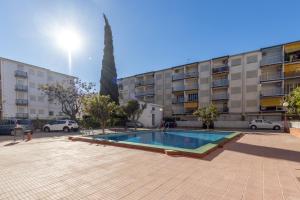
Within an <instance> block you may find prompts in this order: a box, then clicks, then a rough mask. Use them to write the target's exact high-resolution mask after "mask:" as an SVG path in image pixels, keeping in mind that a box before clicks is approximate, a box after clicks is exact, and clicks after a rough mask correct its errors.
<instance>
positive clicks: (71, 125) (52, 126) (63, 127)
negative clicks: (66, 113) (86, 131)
mask: <svg viewBox="0 0 300 200" xmlns="http://www.w3.org/2000/svg"><path fill="white" fill-rule="evenodd" d="M78 128H79V126H78V124H77V123H76V122H75V121H74V120H53V121H50V122H49V123H47V124H45V125H44V126H43V130H44V131H45V132H50V131H64V132H69V131H77V130H78Z"/></svg>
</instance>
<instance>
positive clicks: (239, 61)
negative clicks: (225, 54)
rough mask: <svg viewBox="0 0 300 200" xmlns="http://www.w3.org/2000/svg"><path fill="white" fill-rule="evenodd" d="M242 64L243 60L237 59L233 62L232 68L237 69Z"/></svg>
mask: <svg viewBox="0 0 300 200" xmlns="http://www.w3.org/2000/svg"><path fill="white" fill-rule="evenodd" d="M241 64H242V59H241V58H235V59H232V60H231V66H232V67H235V66H239V65H241Z"/></svg>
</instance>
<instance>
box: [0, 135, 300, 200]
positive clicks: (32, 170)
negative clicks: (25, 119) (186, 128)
mask: <svg viewBox="0 0 300 200" xmlns="http://www.w3.org/2000/svg"><path fill="white" fill-rule="evenodd" d="M57 135H58V136H59V134H57ZM3 138H4V137H2V141H1V137H0V199H22V200H24V199H72V200H73V199H108V200H114V199H122V200H123V199H124V200H135V199H149V200H154V199H170V200H175V199H182V200H193V199H202V200H209V199H216V200H227V199H228V200H241V199H251V200H258V199H265V200H277V199H282V200H299V199H300V138H296V137H294V136H291V135H285V134H271V133H265V134H254V133H251V134H246V135H244V136H243V137H242V138H240V139H239V140H237V141H234V142H230V143H229V144H227V145H226V146H224V148H222V149H221V148H220V149H218V150H217V151H215V152H213V153H211V154H210V155H209V156H207V157H205V158H204V159H202V160H200V159H193V158H186V157H170V156H167V155H164V154H159V153H152V152H147V151H141V150H134V149H126V148H119V147H112V146H102V145H96V144H89V143H84V142H71V141H68V140H67V138H66V136H59V137H40V138H35V139H33V140H32V141H29V142H23V141H22V142H19V143H16V144H14V143H11V141H10V140H5V139H3Z"/></svg>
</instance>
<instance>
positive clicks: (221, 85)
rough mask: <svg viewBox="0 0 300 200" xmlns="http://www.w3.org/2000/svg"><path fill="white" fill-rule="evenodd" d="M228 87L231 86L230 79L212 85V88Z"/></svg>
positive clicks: (215, 81)
mask: <svg viewBox="0 0 300 200" xmlns="http://www.w3.org/2000/svg"><path fill="white" fill-rule="evenodd" d="M228 85H229V81H228V79H219V80H214V81H213V83H212V87H225V86H228Z"/></svg>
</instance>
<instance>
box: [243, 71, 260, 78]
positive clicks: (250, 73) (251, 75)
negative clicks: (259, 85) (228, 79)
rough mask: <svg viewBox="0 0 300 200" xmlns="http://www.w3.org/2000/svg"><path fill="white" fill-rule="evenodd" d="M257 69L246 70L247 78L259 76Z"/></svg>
mask: <svg viewBox="0 0 300 200" xmlns="http://www.w3.org/2000/svg"><path fill="white" fill-rule="evenodd" d="M257 73H258V72H257V70H252V71H247V72H246V77H247V78H257V76H258V75H257Z"/></svg>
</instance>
